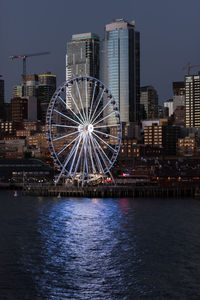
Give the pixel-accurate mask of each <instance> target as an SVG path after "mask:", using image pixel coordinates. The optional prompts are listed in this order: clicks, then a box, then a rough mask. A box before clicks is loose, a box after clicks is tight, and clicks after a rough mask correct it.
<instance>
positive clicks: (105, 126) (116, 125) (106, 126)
mask: <svg viewBox="0 0 200 300" xmlns="http://www.w3.org/2000/svg"><path fill="white" fill-rule="evenodd" d="M93 126H94V125H93ZM118 126H120V124H109V125H102V126H94V128H95V129H96V128H108V127H118Z"/></svg>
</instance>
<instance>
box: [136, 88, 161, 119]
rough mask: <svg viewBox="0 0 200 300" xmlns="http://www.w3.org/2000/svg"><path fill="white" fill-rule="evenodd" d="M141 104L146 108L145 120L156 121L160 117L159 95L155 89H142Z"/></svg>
mask: <svg viewBox="0 0 200 300" xmlns="http://www.w3.org/2000/svg"><path fill="white" fill-rule="evenodd" d="M140 104H141V105H143V107H144V119H156V118H157V117H158V94H157V91H156V90H155V89H154V87H152V86H143V87H141V89H140Z"/></svg>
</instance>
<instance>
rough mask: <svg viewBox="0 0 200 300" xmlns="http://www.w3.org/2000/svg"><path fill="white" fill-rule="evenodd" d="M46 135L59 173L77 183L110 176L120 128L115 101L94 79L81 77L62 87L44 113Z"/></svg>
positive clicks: (118, 146)
mask: <svg viewBox="0 0 200 300" xmlns="http://www.w3.org/2000/svg"><path fill="white" fill-rule="evenodd" d="M46 133H47V137H48V143H49V148H50V152H51V156H52V157H53V160H54V164H55V166H57V168H58V171H59V174H58V176H57V178H56V183H57V182H58V181H59V180H60V178H61V177H63V176H66V177H69V178H70V179H72V180H76V181H79V182H81V184H82V186H83V185H84V184H85V183H86V182H87V183H89V182H92V181H95V180H96V181H98V180H99V179H100V180H104V179H105V178H106V177H107V176H109V177H112V175H111V172H110V169H111V167H112V166H113V164H114V162H115V161H116V158H117V156H118V153H119V150H120V144H121V136H122V127H121V121H120V114H119V109H118V105H117V102H116V101H115V99H114V98H113V96H112V94H111V92H110V91H109V89H108V88H107V87H105V85H104V84H103V83H102V82H101V81H99V80H98V79H96V78H93V77H89V76H81V77H76V78H73V79H71V80H69V81H67V82H65V83H64V84H62V85H61V86H60V87H59V88H58V89H57V90H56V92H55V93H54V95H53V97H52V99H51V101H50V104H49V107H48V111H47V117H46Z"/></svg>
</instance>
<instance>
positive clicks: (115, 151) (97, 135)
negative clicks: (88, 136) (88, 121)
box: [93, 131, 117, 153]
mask: <svg viewBox="0 0 200 300" xmlns="http://www.w3.org/2000/svg"><path fill="white" fill-rule="evenodd" d="M93 134H94V135H95V136H96V137H97V138H98V139H100V140H101V141H102V142H103V143H104V144H105V145H106V146H108V147H109V148H110V149H111V150H112V151H114V152H116V153H117V150H116V149H114V148H113V147H112V146H110V145H109V144H108V143H106V142H105V141H104V140H103V139H102V138H100V136H98V135H97V134H96V133H94V131H93Z"/></svg>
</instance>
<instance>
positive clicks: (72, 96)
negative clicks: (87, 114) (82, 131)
mask: <svg viewBox="0 0 200 300" xmlns="http://www.w3.org/2000/svg"><path fill="white" fill-rule="evenodd" d="M67 90H68V92H69V93H70V96H71V98H72V101H73V102H74V105H75V106H76V109H77V110H78V112H79V114H80V117H81V119H82V121H81V122H84V117H83V115H82V113H81V112H80V109H79V107H78V105H77V103H76V101H75V100H74V97H73V96H72V93H71V91H70V89H69V88H68V87H67Z"/></svg>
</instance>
